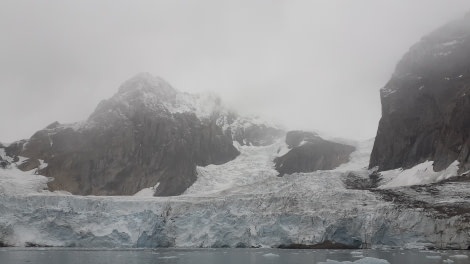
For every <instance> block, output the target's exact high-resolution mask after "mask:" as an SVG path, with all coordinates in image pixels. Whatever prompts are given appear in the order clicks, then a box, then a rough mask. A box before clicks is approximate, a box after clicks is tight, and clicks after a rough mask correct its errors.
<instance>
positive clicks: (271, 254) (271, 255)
mask: <svg viewBox="0 0 470 264" xmlns="http://www.w3.org/2000/svg"><path fill="white" fill-rule="evenodd" d="M263 257H265V258H278V257H279V255H277V254H273V253H267V254H264V255H263Z"/></svg>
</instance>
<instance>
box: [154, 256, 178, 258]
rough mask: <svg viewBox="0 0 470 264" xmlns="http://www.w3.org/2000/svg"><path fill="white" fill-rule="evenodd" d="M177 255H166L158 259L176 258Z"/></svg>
mask: <svg viewBox="0 0 470 264" xmlns="http://www.w3.org/2000/svg"><path fill="white" fill-rule="evenodd" d="M176 258H178V257H177V256H167V257H159V259H176Z"/></svg>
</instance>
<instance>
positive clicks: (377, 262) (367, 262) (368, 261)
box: [319, 257, 390, 264]
mask: <svg viewBox="0 0 470 264" xmlns="http://www.w3.org/2000/svg"><path fill="white" fill-rule="evenodd" d="M319 264H390V262H388V261H387V260H385V259H378V258H371V257H366V258H363V259H359V260H356V261H354V262H351V261H336V260H331V259H327V260H326V262H319Z"/></svg>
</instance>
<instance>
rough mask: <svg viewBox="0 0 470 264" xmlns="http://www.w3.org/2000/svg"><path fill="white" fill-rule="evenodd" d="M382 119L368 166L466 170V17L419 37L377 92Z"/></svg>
mask: <svg viewBox="0 0 470 264" xmlns="http://www.w3.org/2000/svg"><path fill="white" fill-rule="evenodd" d="M380 96H381V102H382V118H381V120H380V123H379V128H378V131H377V137H376V139H375V144H374V148H373V151H372V155H371V159H370V164H369V167H370V168H373V167H376V166H377V167H378V170H379V171H383V170H389V169H395V168H410V167H412V166H414V165H416V164H419V163H422V162H424V161H426V160H432V161H434V170H435V171H440V170H442V169H445V168H446V167H448V166H449V165H450V164H451V163H452V162H453V161H455V160H458V161H459V162H460V171H461V172H463V171H467V170H469V169H470V160H469V157H470V17H468V16H467V17H466V18H463V19H460V20H457V21H454V22H451V23H449V24H447V25H445V26H443V27H441V28H439V29H437V30H436V31H434V32H432V33H431V34H429V35H427V36H425V37H423V38H422V39H421V41H420V42H418V43H417V44H416V45H414V46H413V47H412V48H411V49H410V51H409V52H408V53H407V54H405V56H404V57H403V58H402V59H401V61H400V62H399V63H398V65H397V67H396V70H395V73H394V74H393V76H392V78H391V80H390V81H389V82H388V83H387V84H386V85H385V87H384V88H382V89H381V91H380Z"/></svg>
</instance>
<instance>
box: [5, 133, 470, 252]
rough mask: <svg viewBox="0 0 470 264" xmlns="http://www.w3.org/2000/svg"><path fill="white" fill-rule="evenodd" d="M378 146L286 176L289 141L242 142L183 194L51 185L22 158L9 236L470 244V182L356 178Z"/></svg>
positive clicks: (125, 242) (237, 243)
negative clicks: (379, 182) (95, 192)
mask: <svg viewBox="0 0 470 264" xmlns="http://www.w3.org/2000/svg"><path fill="white" fill-rule="evenodd" d="M372 145H373V140H369V141H365V142H361V143H358V144H357V146H356V148H357V150H356V152H354V153H353V154H352V155H351V159H350V162H349V163H347V164H343V165H341V166H340V167H338V168H336V169H334V170H329V171H316V172H312V173H296V174H291V175H286V176H284V177H278V175H277V172H276V171H275V170H274V164H273V162H272V160H273V158H274V157H276V156H277V155H279V153H283V152H285V148H286V145H285V143H284V142H283V141H278V142H276V143H274V144H272V145H269V146H262V147H255V146H240V145H238V146H237V147H238V149H239V151H240V152H241V154H240V156H239V157H237V158H236V159H235V160H233V161H230V162H228V163H226V164H222V165H209V166H206V167H198V168H197V171H198V180H197V181H196V182H195V183H194V185H193V186H191V187H190V188H189V189H188V190H187V191H186V192H185V193H184V194H183V195H180V196H173V197H151V196H145V195H142V194H143V193H145V192H142V193H140V195H137V196H127V197H124V196H105V197H103V196H74V195H70V194H68V193H65V192H50V191H48V190H46V189H45V186H46V183H47V181H48V180H50V179H48V178H46V177H43V176H40V175H36V174H34V173H35V172H34V171H30V172H21V171H19V170H18V169H17V168H16V167H15V166H13V165H15V164H13V163H12V166H11V167H10V168H7V169H0V244H1V245H5V246H19V247H23V246H56V247H88V248H90V247H100V248H155V247H192V248H194V247H202V248H208V247H277V246H280V245H290V244H305V245H314V244H320V243H323V242H325V241H333V243H341V244H345V245H350V246H353V247H357V248H359V247H362V248H365V247H367V248H455V249H467V248H468V247H469V246H470V221H468V220H469V217H470V204H469V203H468V197H469V193H468V190H469V189H470V188H469V187H470V184H469V183H468V181H459V180H458V179H459V178H457V180H455V181H452V180H446V181H444V182H441V183H434V184H428V185H415V186H397V187H393V188H372V189H364V188H359V187H357V186H354V184H351V182H366V181H368V180H369V174H370V171H368V170H367V165H368V158H369V155H370V151H371V148H372ZM3 158H5V159H7V157H3ZM462 177H466V176H462ZM359 185H360V184H359ZM379 187H380V186H379Z"/></svg>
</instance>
